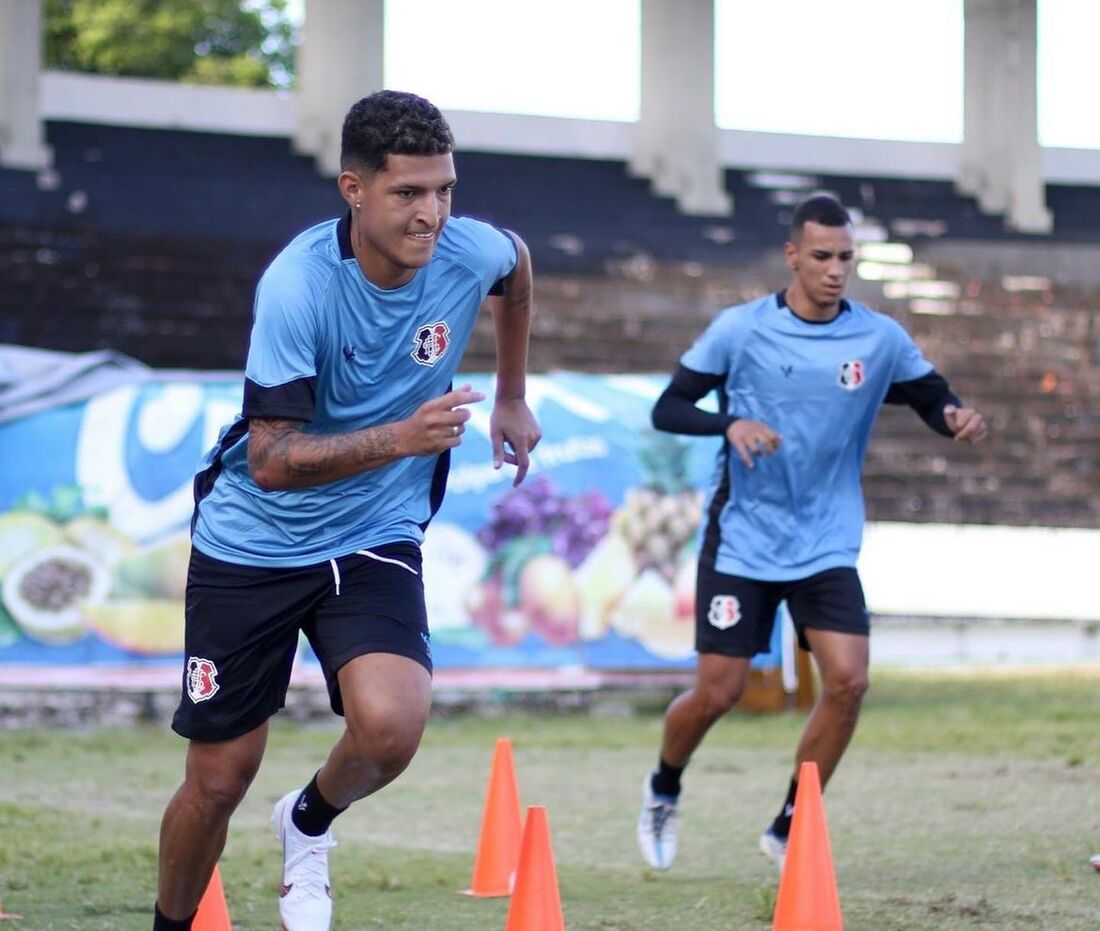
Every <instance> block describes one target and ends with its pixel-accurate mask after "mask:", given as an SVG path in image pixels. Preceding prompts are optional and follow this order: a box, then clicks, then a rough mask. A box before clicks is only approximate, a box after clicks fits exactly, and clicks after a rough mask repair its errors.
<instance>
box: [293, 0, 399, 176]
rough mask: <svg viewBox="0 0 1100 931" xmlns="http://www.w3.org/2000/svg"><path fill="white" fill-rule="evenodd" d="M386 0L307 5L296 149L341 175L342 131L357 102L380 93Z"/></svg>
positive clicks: (314, 0)
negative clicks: (346, 116) (375, 92)
mask: <svg viewBox="0 0 1100 931" xmlns="http://www.w3.org/2000/svg"><path fill="white" fill-rule="evenodd" d="M383 10H384V2H383V0H306V3H305V23H304V26H303V30H302V44H301V46H300V48H299V67H298V99H297V106H298V109H297V128H296V130H295V133H294V148H295V150H296V151H298V152H300V153H302V154H304V155H312V156H314V158H315V159H316V162H317V169H318V170H319V171H320V172H321V173H322V174H324V175H329V176H333V177H335V176H336V175H338V174H339V173H340V128H341V126H342V125H343V122H344V115H345V114H346V113H347V111H348V107H350V106H351V105H352V104H353V103H355V101H357V100H359V99H360V98H361V97H365V96H366V95H367V94H370V93H373V92H374V91H377V90H381V89H382V45H383V33H382V29H383Z"/></svg>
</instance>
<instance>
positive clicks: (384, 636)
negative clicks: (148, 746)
mask: <svg viewBox="0 0 1100 931" xmlns="http://www.w3.org/2000/svg"><path fill="white" fill-rule="evenodd" d="M186 617H187V629H186V635H185V642H184V652H185V655H186V664H185V668H184V672H183V695H182V697H181V699H180V704H179V707H178V708H177V709H176V714H175V716H174V717H173V719H172V729H173V730H175V731H176V732H177V733H179V734H181V735H182V736H184V737H188V738H190V739H192V740H231V739H232V738H234V737H239V736H241V735H242V734H246V733H248V732H249V731H251V730H253V729H254V728H256V727H259V725H261V724H263V722H264V721H266V720H267V719H268V718H269V717H271V715H273V714H274V713H275V712H276V711H278V710H279V709H280V708H282V707H283V704H284V703H285V702H286V692H287V686H288V685H289V684H290V670H291V666H292V665H293V663H294V654H295V652H296V650H297V648H298V632H299V631H302V632H303V633H305V635H306V637H307V638H308V640H309V643H310V646H312V647H313V651H314V653H316V654H317V658H318V659H319V660H320V661H321V668H322V669H323V671H324V674H325V682H326V683H327V685H328V691H329V700H330V703H331V704H332V710H333V711H335V712H336V713H337V714H343V713H344V706H343V701H342V700H341V698H340V688H339V684H338V683H337V679H336V673H337V672H338V671H339V670H340V667H341V666H343V665H344V664H345V663H346V662H348V661H349V660H351V659H354V658H355V657H356V656H361V655H363V654H364V653H395V654H397V655H399V656H407V657H409V658H410V659H413V660H416V661H417V662H418V663H420V664H422V665H423V666H424V667H425V668H426V669H427V670H428V671H429V672H431V669H432V660H431V649H430V646H429V635H428V617H427V611H426V610H425V607H424V580H423V576H422V573H421V559H420V547H418V546H417V545H416V544H415V543H409V542H403V543H389V544H386V545H385V546H379V547H375V548H374V549H373V550H370V551H367V550H360V551H359V552H357V553H351V554H349V555H347V556H341V557H340V558H339V559H334V560H329V561H328V562H322V563H315V564H313V565H309V566H301V567H294V568H266V567H257V566H240V565H236V564H234V563H227V562H222V561H221V560H219V559H213V558H212V557H210V556H207V555H206V554H205V553H201V552H199V550H197V549H195V548H194V547H192V549H191V564H190V567H189V568H188V572H187V601H186Z"/></svg>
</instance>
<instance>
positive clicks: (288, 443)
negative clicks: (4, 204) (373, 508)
mask: <svg viewBox="0 0 1100 931" xmlns="http://www.w3.org/2000/svg"><path fill="white" fill-rule="evenodd" d="M248 429H249V434H250V435H249V441H248V465H249V469H250V470H251V471H252V472H253V474H255V473H257V472H261V471H264V470H270V471H273V472H276V473H277V474H278V475H280V476H281V477H282V478H284V479H285V480H286V481H287V482H288V483H289V484H290V485H292V486H298V485H314V484H321V483H323V482H330V481H335V480H336V479H340V478H345V477H347V476H349V475H354V474H355V473H357V472H367V471H369V470H371V469H377V468H379V467H380V466H383V465H386V464H388V463H390V462H392V461H393V460H394V459H397V458H398V456H399V452H398V449H397V431H396V430H394V428H393V425H392V424H383V425H381V426H378V427H368V428H367V429H365V430H356V431H354V432H352V433H336V434H329V435H318V434H313V433H305V432H303V431H302V423H301V421H298V420H265V419H260V418H254V419H252V420H251V421H250V422H249V428H248Z"/></svg>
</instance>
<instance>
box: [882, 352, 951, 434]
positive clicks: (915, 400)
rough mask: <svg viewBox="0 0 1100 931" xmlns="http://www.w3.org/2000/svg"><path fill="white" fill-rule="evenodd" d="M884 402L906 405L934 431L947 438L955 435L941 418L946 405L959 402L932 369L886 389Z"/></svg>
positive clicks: (945, 381) (944, 379)
mask: <svg viewBox="0 0 1100 931" xmlns="http://www.w3.org/2000/svg"><path fill="white" fill-rule="evenodd" d="M884 402H885V403H886V404H908V405H909V406H910V407H911V408H913V410H915V411H916V412H917V414H918V415H919V416H920V419H921V420H923V421H924V422H925V423H926V424H928V426H929V427H931V428H932V429H933V430H935V431H936V432H937V433H939V434H941V435H943V436H946V437H952V436H954V435H955V434H954V433H952V432H951V428H950V427H948V426H947V421H946V420H944V418H943V409H944V406H945V405H947V404H954V405H955V406H956V407H962V401H960V400H959V399H958V397H956V396H955V393H954V392H953V391H952V390H951V387H950V386H949V385H948V384H947V379H946V378H944V377H943V376H942V375H941V374H940V373H939V372H937V371H936V370H935V369H932V371H931V372H929V373H928V374H927V375H922V376H921V377H920V378H914V379H912V380H911V381H896V382H894V383H893V384H892V385H891V386H890V390H889V391H887V392H886V397H885V399H884Z"/></svg>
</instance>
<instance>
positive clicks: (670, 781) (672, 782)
mask: <svg viewBox="0 0 1100 931" xmlns="http://www.w3.org/2000/svg"><path fill="white" fill-rule="evenodd" d="M683 772H684V767H682V766H669V765H668V763H666V762H665V760H664V757H661V758H660V760H659V761H658V764H657V772H655V773H654V774H653V778H652V780H651V781H650V783H649V784H650V787H651V788H652V789H653V792H654V794H656V795H667V796H668V797H669V798H679V796H680V776H681V775H682V774H683Z"/></svg>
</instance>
